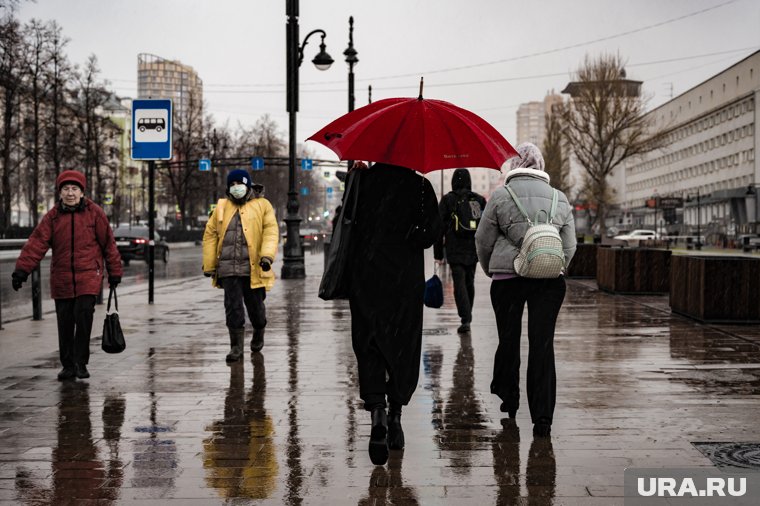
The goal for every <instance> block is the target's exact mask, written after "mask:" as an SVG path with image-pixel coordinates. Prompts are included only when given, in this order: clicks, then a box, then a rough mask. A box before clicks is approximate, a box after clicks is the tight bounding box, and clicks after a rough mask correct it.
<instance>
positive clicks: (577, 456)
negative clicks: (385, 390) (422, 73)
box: [0, 252, 760, 506]
mask: <svg viewBox="0 0 760 506" xmlns="http://www.w3.org/2000/svg"><path fill="white" fill-rule="evenodd" d="M427 260H428V268H429V269H428V270H429V272H431V271H432V258H428V259H427ZM199 263H200V252H199ZM322 264H323V257H322V255H321V254H307V256H306V269H307V273H308V276H307V278H306V279H303V280H278V282H277V284H276V286H275V288H274V290H273V291H272V292H270V293H269V295H268V296H267V299H266V304H267V311H268V320H269V323H268V326H267V331H266V345H265V347H264V350H263V352H262V353H259V354H253V355H251V354H250V352H248V351H246V354H245V358H244V360H243V361H241V362H238V363H235V364H232V365H227V364H226V363H225V355H226V353H227V352H228V351H229V350H228V348H229V344H228V343H229V341H228V337H227V331H226V328H225V327H224V308H223V296H222V295H223V294H222V292H221V291H220V290H217V289H214V288H212V287H210V286H209V281H208V280H207V279H206V278H202V277H198V278H192V279H185V280H181V281H178V282H176V283H174V284H171V285H167V286H160V287H158V288H157V290H156V295H155V300H156V303H155V304H153V305H148V304H147V303H146V299H147V297H146V295H145V293H144V292H135V293H131V294H126V295H124V296H123V297H120V301H119V303H120V308H121V320H122V325H123V327H124V330H125V334H126V339H127V349H126V350H125V351H124V352H123V353H121V354H118V355H107V354H104V353H103V352H101V351H100V349H99V334H100V332H98V327H99V326H100V323H99V322H101V321H102V319H103V316H104V314H103V312H104V308H103V307H98V309H97V311H96V315H95V322H96V323H95V330H94V331H93V334H94V336H93V341H92V343H91V348H92V352H93V354H92V356H91V359H90V365H89V369H90V372H91V374H92V377H91V378H90V379H89V380H84V381H72V382H65V383H59V382H58V381H56V373H57V371H58V369H59V365H58V360H57V350H56V346H57V338H56V327H55V319H54V318H53V317H51V316H46V317H45V319H44V320H43V321H41V322H32V321H26V320H25V321H17V322H13V323H8V324H6V325H5V329H4V330H2V331H0V504H34V505H36V504H77V505H82V504H125V505H129V504H145V505H151V504H156V505H161V506H166V505H167V504H182V505H193V504H204V505H205V504H362V505H365V504H457V505H459V504H474V505H478V506H482V505H484V504H568V505H573V504H578V505H595V504H600V505H601V504H603V505H610V504H623V494H624V492H623V473H624V470H625V469H626V468H627V467H665V468H670V467H673V468H676V467H677V468H683V467H694V468H703V469H711V470H715V471H716V472H720V467H719V465H718V464H716V463H714V462H713V460H711V458H710V456H712V455H717V454H718V453H721V451H718V449H716V448H718V447H717V446H708V447H706V446H704V445H703V446H702V449H703V450H704V449H705V448H708V450H709V451H708V450H705V451H704V452H703V451H701V450H700V449H699V448H698V447H697V446H695V445H694V443H722V442H734V443H757V442H760V425H758V423H757V414H758V413H760V346H759V345H758V344H759V343H760V329H758V328H755V327H748V326H738V325H736V326H726V325H721V326H716V325H702V324H698V323H696V322H693V321H690V320H688V319H686V318H684V317H681V316H678V315H672V314H671V313H670V311H669V308H668V306H667V296H642V297H634V296H615V295H609V294H606V293H603V292H600V291H599V290H597V288H596V285H595V283H594V281H593V280H584V281H575V280H571V281H569V282H568V292H567V298H566V300H565V304H564V306H563V308H562V311H561V313H560V316H559V320H558V324H557V334H556V338H555V352H556V359H557V377H558V384H557V409H556V412H555V421H554V426H553V429H552V436H551V437H550V438H534V437H533V435H532V425H531V422H530V416H529V414H528V412H527V399H522V402H521V406H522V407H521V409H520V410H519V411H518V414H517V418H516V420H508V419H505V418H504V417H503V414H502V413H500V412H499V404H500V400H499V399H498V398H496V397H495V396H493V395H491V394H490V393H489V384H490V380H491V373H492V369H493V355H494V352H495V350H496V346H497V344H498V337H497V333H496V326H495V321H494V316H493V311H492V308H491V304H490V300H489V295H488V294H489V283H490V280H488V279H487V278H486V277H485V276H484V275H483V274H482V273H480V272H478V275H477V277H476V301H475V309H474V321H473V324H472V332H471V335H466V336H459V335H457V333H456V328H457V326H458V325H459V321H458V317H457V315H456V308H455V306H454V302H453V292H452V286H451V282H450V279H449V278H448V277H447V276H444V290H445V303H444V306H443V307H442V308H441V309H438V310H433V309H427V308H426V309H425V324H424V336H423V353H422V367H421V372H420V380H419V387H418V389H417V392H416V393H415V395H414V397H413V399H412V402H411V404H410V405H409V406H408V407H407V408H406V409H405V411H404V415H403V418H402V421H403V424H404V428H405V432H406V449H405V450H404V451H401V452H391V457H390V459H389V462H388V464H387V465H386V466H381V467H376V466H373V465H372V464H371V463H370V461H369V457H368V455H367V442H368V441H367V438H368V433H369V416H368V415H367V413H366V412H365V411H363V410H362V408H361V406H362V404H361V401H360V400H359V398H358V377H357V371H356V364H355V359H354V356H353V352H352V349H351V341H350V312H349V310H348V304H347V302H345V301H332V302H324V301H322V300H320V299H319V298H318V297H317V290H318V286H319V280H320V275H321V270H322ZM275 269H276V272H278V273H279V269H280V264H279V262H278V263H277V264H275ZM526 332H527V326H526V325H524V338H523V346H522V353H523V370H522V371H521V382H522V385H523V388H524V384H525V383H524V382H525V375H526V371H525V369H524V367H525V364H527V337H526ZM248 338H250V329H249V335H248ZM732 451H733V450H726V451H723V452H722V454H723V455H722V457H727V458H732V457H736V458H741V457H742V456H741V455H740V453H741V447H738V449H736V451H733V454H732V455H725V454H726V452H728V453H729V454H730V453H732Z"/></svg>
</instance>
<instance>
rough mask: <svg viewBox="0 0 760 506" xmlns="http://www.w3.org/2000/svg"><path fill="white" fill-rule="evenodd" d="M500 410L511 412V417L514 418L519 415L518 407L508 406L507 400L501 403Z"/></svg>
mask: <svg viewBox="0 0 760 506" xmlns="http://www.w3.org/2000/svg"><path fill="white" fill-rule="evenodd" d="M499 410H500V411H501V412H502V413H507V414H509V418H514V417H516V416H517V408H510V407H508V406H507V403H506V402H502V403H501V407H499Z"/></svg>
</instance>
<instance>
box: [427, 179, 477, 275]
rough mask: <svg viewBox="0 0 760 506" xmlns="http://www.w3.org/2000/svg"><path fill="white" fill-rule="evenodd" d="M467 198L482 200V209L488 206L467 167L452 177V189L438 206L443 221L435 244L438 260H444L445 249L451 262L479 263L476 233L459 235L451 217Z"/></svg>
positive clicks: (447, 258)
mask: <svg viewBox="0 0 760 506" xmlns="http://www.w3.org/2000/svg"><path fill="white" fill-rule="evenodd" d="M465 198H467V199H475V200H477V201H478V202H480V210H481V211H482V210H483V209H485V208H486V199H485V198H483V196H482V195H480V194H477V193H475V192H474V191H472V181H471V178H470V172H469V171H468V170H467V169H457V170H455V171H454V175H453V177H452V178H451V191H450V192H449V193H447V194H446V195H444V196H443V198H442V199H441V204H440V205H439V206H438V211H439V212H440V214H441V220H442V222H443V236H442V237H441V238H440V240H438V241H437V242H436V244H435V259H436V260H443V251H444V249H445V250H446V260H447V261H448V262H449V264H464V265H474V264H476V263H478V254H477V252H476V250H475V234H474V233H473V234H471V235H469V236H462V235H458V234H457V233H456V232H455V231H454V220H453V219H452V217H451V215H452V213H454V212H456V209H457V202H458V201H459V200H460V199H465Z"/></svg>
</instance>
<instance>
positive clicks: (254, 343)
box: [251, 329, 264, 353]
mask: <svg viewBox="0 0 760 506" xmlns="http://www.w3.org/2000/svg"><path fill="white" fill-rule="evenodd" d="M263 347H264V329H253V337H252V338H251V351H252V352H253V353H256V352H257V351H261V348H263Z"/></svg>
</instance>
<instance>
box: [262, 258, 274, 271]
mask: <svg viewBox="0 0 760 506" xmlns="http://www.w3.org/2000/svg"><path fill="white" fill-rule="evenodd" d="M259 266H260V267H261V270H262V271H264V272H267V271H268V270H269V269H271V268H272V259H271V258H269V257H262V258H261V260H260V261H259Z"/></svg>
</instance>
